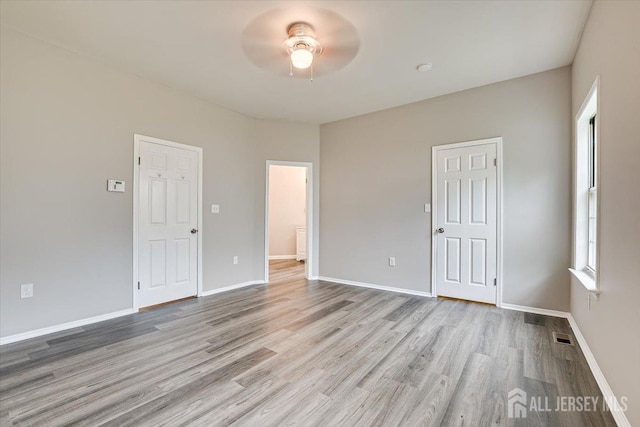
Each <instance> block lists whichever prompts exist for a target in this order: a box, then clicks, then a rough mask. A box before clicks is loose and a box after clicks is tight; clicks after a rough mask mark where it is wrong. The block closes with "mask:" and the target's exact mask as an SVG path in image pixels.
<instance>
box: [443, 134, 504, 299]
mask: <svg viewBox="0 0 640 427" xmlns="http://www.w3.org/2000/svg"><path fill="white" fill-rule="evenodd" d="M437 153H438V154H437V177H436V188H437V216H436V218H437V224H436V230H435V233H436V236H437V249H436V266H435V268H436V289H437V293H438V295H439V296H448V297H453V298H461V299H468V300H473V301H481V302H487V303H492V304H495V303H496V287H495V278H496V277H497V276H496V271H497V263H496V262H497V200H496V196H497V179H496V166H495V163H494V162H495V159H496V145H495V144H493V143H490V144H484V145H475V146H469V147H462V148H451V149H443V150H438V151H437ZM438 229H439V230H438Z"/></svg>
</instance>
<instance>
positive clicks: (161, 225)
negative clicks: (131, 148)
mask: <svg viewBox="0 0 640 427" xmlns="http://www.w3.org/2000/svg"><path fill="white" fill-rule="evenodd" d="M139 153H140V162H139V163H140V166H139V169H138V173H139V179H138V183H139V189H138V197H139V209H138V281H139V283H138V289H139V291H138V305H139V306H140V307H145V306H149V305H155V304H160V303H163V302H167V301H172V300H176V299H180V298H185V297H189V296H193V295H196V294H197V293H198V230H197V226H198V161H199V159H198V155H199V154H198V152H197V151H192V150H187V149H182V148H175V147H170V146H167V145H161V144H156V143H151V142H146V141H141V142H140V147H139Z"/></svg>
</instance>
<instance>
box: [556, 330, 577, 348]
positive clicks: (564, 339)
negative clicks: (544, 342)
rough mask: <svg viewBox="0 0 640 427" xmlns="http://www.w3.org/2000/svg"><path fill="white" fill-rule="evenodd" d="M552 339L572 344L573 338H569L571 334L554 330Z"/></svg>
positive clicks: (560, 342) (559, 342)
mask: <svg viewBox="0 0 640 427" xmlns="http://www.w3.org/2000/svg"><path fill="white" fill-rule="evenodd" d="M553 341H554V342H557V343H558V344H565V345H574V344H573V338H571V335H569V334H563V333H562V332H554V333H553Z"/></svg>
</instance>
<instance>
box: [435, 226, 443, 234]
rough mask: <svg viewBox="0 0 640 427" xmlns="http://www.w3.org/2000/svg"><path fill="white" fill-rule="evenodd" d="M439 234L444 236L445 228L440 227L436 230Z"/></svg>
mask: <svg viewBox="0 0 640 427" xmlns="http://www.w3.org/2000/svg"><path fill="white" fill-rule="evenodd" d="M436 231H437V232H438V233H440V234H442V233H444V228H442V227H440V228H438V229H437V230H436Z"/></svg>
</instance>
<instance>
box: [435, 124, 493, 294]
mask: <svg viewBox="0 0 640 427" xmlns="http://www.w3.org/2000/svg"><path fill="white" fill-rule="evenodd" d="M488 144H495V146H496V159H497V162H498V165H497V166H496V185H497V188H496V204H497V206H496V216H497V218H496V228H497V229H496V249H497V253H496V264H497V265H496V276H497V277H496V279H497V284H496V288H497V289H496V306H497V307H502V288H503V283H502V277H503V276H502V265H503V263H502V243H503V242H502V240H503V221H502V218H503V214H502V164H503V157H502V137H501V136H498V137H493V138H486V139H478V140H474V141H465V142H457V143H453V144H444V145H434V146H433V147H431V295H433V296H434V297H437V296H438V289H437V285H436V255H437V249H438V240H437V235H436V232H435V230H436V228H437V224H438V186H437V182H438V152H439V151H442V150H448V149H450V148H465V147H473V146H477V145H488Z"/></svg>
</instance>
